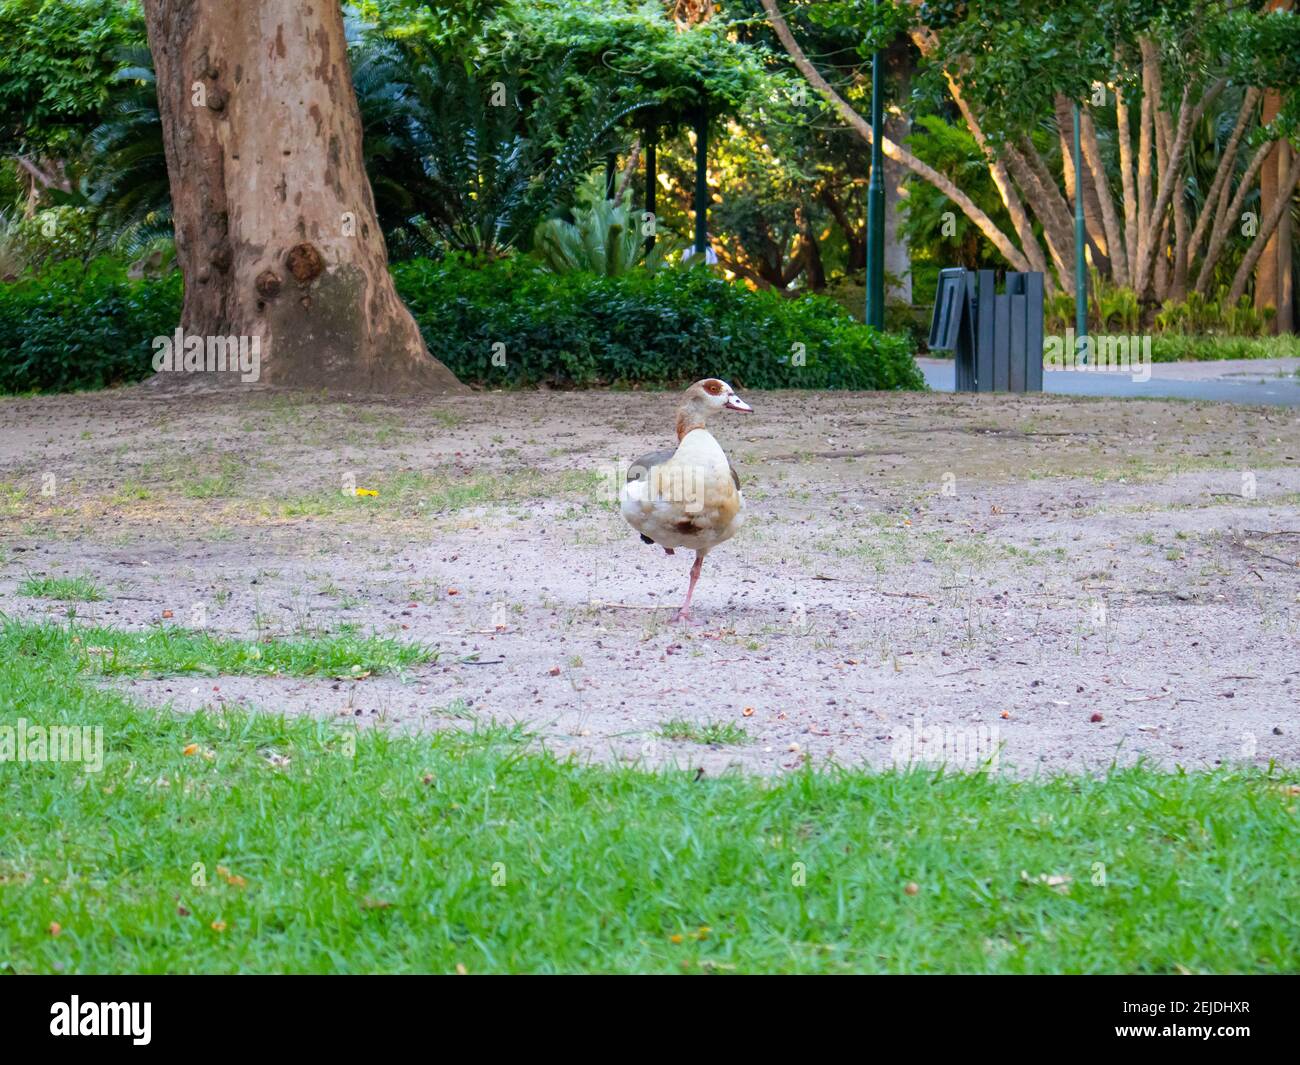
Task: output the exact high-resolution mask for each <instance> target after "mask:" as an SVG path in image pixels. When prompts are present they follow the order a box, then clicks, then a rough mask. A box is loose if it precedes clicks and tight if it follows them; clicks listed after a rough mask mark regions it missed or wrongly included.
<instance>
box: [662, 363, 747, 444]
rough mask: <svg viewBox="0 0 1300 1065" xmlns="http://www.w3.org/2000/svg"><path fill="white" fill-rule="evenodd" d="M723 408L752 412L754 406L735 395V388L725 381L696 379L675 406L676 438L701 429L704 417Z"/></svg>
mask: <svg viewBox="0 0 1300 1065" xmlns="http://www.w3.org/2000/svg"><path fill="white" fill-rule="evenodd" d="M724 410H734V411H740V412H741V413H742V414H752V413H754V408H753V407H751V406H750V405H749V404H748V403H746V402H745V401H744V400H743V399H741V398H740V397H739V396H738V395H736V390H735V389H734V388H732V387H731V386H730V385H729V384H727V382H726V381H719V380H718V379H717V378H716V377H706V378H705V379H704V380H703V381H696V382H695V384H693V385H691V387H690V388H688V389H687V390H686V392H685V393H684V394H683V396H682V402H681V405H680V406H679V407H678V408H677V439H678V440H681V439H682V437H684V436H685V435H686V434H687V433H689V432H690V431H691V430H692V429H703V428H704V422H705V419H707V418H708V417H709V416H710V415H712V414H716V413H717V412H719V411H724Z"/></svg>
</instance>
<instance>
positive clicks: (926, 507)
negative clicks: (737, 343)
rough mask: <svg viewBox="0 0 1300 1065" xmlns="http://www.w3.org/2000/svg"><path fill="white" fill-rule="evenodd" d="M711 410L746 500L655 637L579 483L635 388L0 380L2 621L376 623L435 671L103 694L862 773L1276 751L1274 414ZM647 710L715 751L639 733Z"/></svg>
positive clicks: (817, 401)
mask: <svg viewBox="0 0 1300 1065" xmlns="http://www.w3.org/2000/svg"><path fill="white" fill-rule="evenodd" d="M746 398H747V399H749V400H750V402H751V403H753V405H754V406H755V408H756V410H757V414H756V415H754V416H751V417H749V418H744V419H742V418H739V417H732V418H724V419H720V420H719V422H718V423H717V425H716V427H715V432H716V435H717V436H718V437H719V439H720V440H721V441H722V443H723V445H724V447H726V448H727V449H728V451H729V452H730V454H731V456H732V458H733V460H734V461H735V463H736V465H737V467H738V468H739V470H740V473H741V476H742V478H743V480H744V489H745V494H746V499H747V502H748V507H749V521H748V524H747V526H746V528H745V529H744V530H743V531H742V533H741V534H740V535H739V536H738V537H737V538H736V539H735V540H733V541H731V542H730V543H728V544H725V545H723V546H722V547H720V548H719V549H718V550H717V551H716V552H714V553H713V554H712V555H711V556H710V557H709V558H708V560H707V561H706V563H705V566H704V573H703V577H702V579H701V582H700V587H699V590H698V592H697V596H696V603H695V605H696V610H697V613H698V615H699V617H700V618H701V619H702V620H703V621H704V625H703V626H701V627H695V628H691V627H680V626H673V625H670V624H669V623H668V618H669V616H670V614H671V612H672V609H673V608H675V606H676V605H677V604H678V603H679V602H680V599H681V596H682V594H683V593H684V590H685V584H686V576H687V569H688V567H689V565H690V555H689V554H686V553H679V554H678V555H677V556H676V557H674V558H668V557H665V556H664V555H663V554H662V553H661V552H660V551H659V550H658V549H656V548H651V547H646V546H645V545H643V544H642V543H641V542H640V541H639V539H638V538H637V537H636V535H635V533H633V532H632V531H631V530H630V529H628V528H627V527H626V526H625V525H624V524H623V523H622V521H621V520H620V518H619V517H618V514H617V510H616V507H615V505H614V503H613V501H612V499H611V498H609V493H608V485H609V483H610V480H611V471H613V470H614V469H615V468H616V467H617V464H618V463H619V462H620V461H622V462H623V463H626V461H627V460H628V459H629V458H631V457H634V456H636V455H638V454H642V453H644V452H645V451H647V450H651V449H652V448H655V447H661V446H665V445H666V444H668V443H670V442H671V434H672V414H671V412H672V409H673V405H674V402H675V399H674V396H673V395H669V394H662V393H581V394H571V393H545V392H540V393H494V394H479V395H473V396H467V397H455V398H449V399H445V400H439V401H435V402H432V403H416V402H383V403H378V402H373V401H358V402H354V403H347V402H329V401H326V400H324V399H318V398H314V397H304V396H301V395H293V394H282V393H276V392H273V391H269V390H253V391H252V392H251V393H248V394H240V395H229V394H218V395H203V394H195V395H172V396H161V395H157V394H154V393H152V392H150V391H149V390H147V389H133V390H127V391H122V392H115V393H106V394H99V395H86V396H67V397H55V398H39V399H22V400H12V399H11V400H4V401H0V534H2V535H3V539H2V540H0V610H2V611H3V612H5V613H7V614H10V615H12V616H16V617H24V618H27V617H39V616H55V617H62V616H66V615H67V614H68V612H69V611H70V610H73V609H75V614H76V616H77V617H78V618H79V619H83V620H90V619H93V620H97V621H100V622H103V623H106V624H112V625H119V626H123V627H142V626H147V625H152V624H158V623H160V622H162V621H163V619H164V617H167V618H168V619H169V621H168V623H172V624H190V623H197V622H198V621H202V622H204V623H206V625H207V626H208V627H209V628H210V629H212V630H214V631H217V632H221V633H228V634H239V635H248V634H253V633H260V634H263V635H275V634H284V633H296V632H326V631H338V630H339V629H340V628H342V627H344V626H353V627H355V628H357V629H358V630H360V631H363V632H369V631H376V632H380V633H391V634H396V635H399V636H401V637H402V638H404V639H409V640H413V641H419V642H424V643H427V644H430V645H432V646H434V647H437V648H438V649H439V651H440V658H439V661H438V662H437V664H434V665H429V666H425V667H421V668H420V669H418V670H415V671H413V672H412V673H410V674H408V675H406V676H403V677H400V678H393V677H388V678H382V677H374V678H367V679H365V680H362V681H359V682H342V681H336V680H329V679H325V680H289V679H254V678H233V677H212V678H208V677H202V678H194V677H181V678H169V679H150V680H137V681H134V682H127V683H126V687H127V688H128V689H129V690H130V691H131V692H132V694H133V695H134V696H135V697H137V698H140V699H141V700H142V701H147V702H159V703H161V702H167V701H171V702H174V704H175V705H176V706H177V707H178V708H181V709H193V708H198V707H203V706H213V705H221V704H222V703H223V702H248V703H252V704H256V705H260V706H262V707H264V708H266V709H269V710H278V711H283V712H287V713H310V714H316V715H320V716H325V717H330V718H332V719H339V720H343V719H349V720H353V721H361V722H365V723H367V724H372V723H373V724H380V725H382V726H383V727H395V728H429V727H457V728H463V727H471V726H472V725H473V723H474V722H476V721H482V722H486V721H491V720H497V721H506V722H515V721H517V722H521V723H523V724H525V725H526V726H527V727H528V728H530V729H531V730H533V731H535V732H536V733H537V734H538V736H539V740H540V741H541V742H544V743H546V744H547V745H549V746H551V747H553V748H556V749H559V750H562V751H572V752H576V753H578V754H580V755H581V756H590V757H595V758H601V759H605V758H616V759H632V760H637V759H639V760H643V761H644V762H645V763H647V764H658V763H660V762H664V761H675V762H678V763H685V764H691V765H698V766H700V767H702V768H704V769H705V771H707V772H716V771H720V770H722V769H724V768H726V767H728V766H731V765H738V766H743V767H746V768H749V769H753V770H756V771H760V772H780V771H783V770H788V769H792V768H796V767H798V766H799V765H801V764H802V763H803V762H804V761H805V760H806V759H811V760H812V761H813V762H814V763H816V764H823V763H825V762H827V761H835V762H839V763H843V764H851V765H861V764H867V765H872V766H885V765H889V764H892V760H893V758H894V757H895V754H896V751H897V749H898V744H899V742H900V739H905V738H906V737H908V736H909V735H910V732H909V731H908V730H910V729H914V728H915V727H916V726H917V725H918V723H919V724H920V725H921V726H922V728H923V729H943V730H946V732H947V733H948V735H949V736H956V737H958V739H959V740H960V738H961V737H962V736H964V735H968V734H973V733H974V732H975V731H977V730H979V729H986V730H992V729H994V728H996V729H997V738H998V741H999V742H1000V743H1001V756H1000V763H1001V764H1002V765H1003V766H1009V767H1014V768H1015V769H1017V770H1019V771H1022V772H1033V771H1037V770H1039V769H1044V768H1046V769H1062V768H1064V769H1079V770H1098V769H1104V768H1105V766H1107V765H1108V764H1110V763H1111V762H1112V761H1114V760H1117V761H1119V762H1121V763H1123V762H1128V761H1132V760H1134V759H1136V758H1140V757H1141V758H1147V759H1149V760H1151V761H1152V762H1154V763H1157V764H1161V765H1174V764H1179V765H1186V766H1205V765H1213V764H1217V763H1220V762H1231V761H1249V762H1254V763H1257V764H1266V763H1267V762H1268V761H1269V760H1276V761H1278V762H1283V763H1288V764H1294V763H1296V762H1298V761H1300V714H1297V686H1300V655H1298V654H1297V610H1298V609H1300V603H1298V602H1297V596H1298V593H1300V568H1297V561H1300V532H1298V531H1297V530H1300V472H1298V471H1297V463H1296V460H1297V458H1298V457H1300V427H1298V426H1297V419H1296V416H1295V414H1294V413H1293V412H1291V411H1289V410H1286V409H1277V408H1270V409H1261V408H1240V407H1229V406H1222V405H1217V406H1216V405H1210V404H1199V403H1197V404H1193V403H1178V402H1161V401H1139V400H1134V401H1097V400H1079V399H1067V398H1064V397H1052V396H1034V397H1023V398H1011V397H988V396H952V395H947V396H945V395H874V394H844V393H769V394H762V393H755V394H746ZM349 487H358V488H362V489H365V490H369V491H373V492H375V493H377V494H376V495H373V496H371V495H362V496H356V495H351V494H347V495H345V494H344V491H343V489H344V488H349ZM1243 491H1244V492H1245V494H1244V495H1243ZM1252 493H1253V498H1252V497H1251V495H1252ZM32 575H36V576H75V575H86V576H89V577H91V578H92V579H93V580H94V581H95V583H96V584H97V585H98V586H99V587H100V588H101V589H102V590H103V592H104V596H105V598H104V601H102V602H98V603H78V604H75V605H73V604H64V603H55V602H51V601H48V600H41V599H33V598H28V597H24V596H19V595H18V594H17V588H18V585H19V584H20V582H21V581H22V580H23V579H24V578H25V577H27V576H32ZM168 612H169V613H168ZM673 719H684V720H688V721H693V722H698V723H700V724H712V723H722V724H731V725H734V726H737V727H739V728H743V729H744V730H745V733H746V734H747V736H748V740H749V742H746V743H734V744H728V745H722V744H718V745H714V746H708V745H701V744H695V743H691V742H689V741H683V740H670V739H667V738H664V737H663V736H661V735H660V730H661V726H662V725H663V723H664V722H667V721H669V720H673ZM923 735H924V736H925V743H926V744H935V743H939V744H942V743H944V742H945V740H944V738H943V737H938V736H937V735H935V734H933V733H930V734H923ZM916 749H918V750H922V751H924V750H925V749H926V747H925V744H919V745H918V746H917V748H916Z"/></svg>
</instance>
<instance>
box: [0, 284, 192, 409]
mask: <svg viewBox="0 0 1300 1065" xmlns="http://www.w3.org/2000/svg"><path fill="white" fill-rule="evenodd" d="M180 305H181V281H180V276H179V275H177V274H173V275H171V276H170V277H167V278H164V279H162V280H157V281H132V280H129V279H128V278H127V276H126V269H125V267H123V266H122V265H121V264H120V263H117V262H114V261H112V260H107V259H97V260H95V261H94V262H92V263H90V264H89V265H86V264H82V263H78V262H63V263H59V264H58V265H56V266H52V267H50V268H49V269H47V270H46V271H45V272H44V273H42V274H40V275H39V276H36V277H30V278H25V279H23V280H20V281H15V282H11V283H8V284H0V392H10V393H12V392H70V391H75V390H79V389H91V388H106V387H108V386H110V385H117V384H127V383H130V382H133V381H139V380H141V379H142V378H145V377H147V376H148V375H149V374H150V373H151V372H152V367H151V360H152V358H153V338H154V337H156V336H163V335H170V334H171V332H172V331H173V330H174V329H175V328H176V322H177V320H178V318H179V316H180Z"/></svg>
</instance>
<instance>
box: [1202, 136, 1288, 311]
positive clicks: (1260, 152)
mask: <svg viewBox="0 0 1300 1065" xmlns="http://www.w3.org/2000/svg"><path fill="white" fill-rule="evenodd" d="M1272 150H1273V142H1272V141H1266V142H1265V143H1263V144H1261V145H1260V146H1259V147H1258V148H1257V149H1256V150H1255V154H1254V155H1253V156H1251V159H1250V162H1249V163H1248V164H1247V166H1246V172H1245V173H1244V174H1242V175H1241V182H1240V183H1239V184H1238V185H1237V191H1236V193H1234V194H1233V197H1232V200H1231V202H1229V204H1228V206H1227V207H1226V208H1224V211H1223V220H1222V222H1220V221H1219V220H1218V219H1217V217H1216V220H1215V224H1214V230H1213V232H1212V233H1211V234H1210V245H1209V247H1208V248H1206V249H1205V258H1204V259H1202V260H1201V269H1200V272H1199V273H1197V275H1196V291H1197V292H1199V293H1200V294H1201V295H1202V296H1204V295H1205V294H1206V293H1207V292H1208V291H1209V288H1210V280H1211V279H1212V278H1213V276H1214V267H1215V266H1216V265H1217V264H1218V262H1219V256H1220V255H1221V254H1223V246H1224V245H1225V244H1226V243H1227V240H1228V235H1229V234H1230V233H1231V232H1232V231H1233V229H1235V228H1236V227H1237V225H1239V224H1240V221H1241V208H1242V207H1243V205H1244V204H1245V202H1246V196H1247V195H1248V194H1249V193H1250V188H1251V185H1252V183H1253V182H1254V180H1255V175H1256V174H1258V173H1259V171H1260V168H1261V167H1262V166H1263V165H1264V160H1265V159H1267V158H1268V156H1269V153H1270V152H1271V151H1272Z"/></svg>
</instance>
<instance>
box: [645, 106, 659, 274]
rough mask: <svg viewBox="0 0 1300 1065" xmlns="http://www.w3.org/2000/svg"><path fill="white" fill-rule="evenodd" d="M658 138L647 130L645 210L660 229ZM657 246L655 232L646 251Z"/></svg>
mask: <svg viewBox="0 0 1300 1065" xmlns="http://www.w3.org/2000/svg"><path fill="white" fill-rule="evenodd" d="M657 136H658V134H657V132H656V131H655V130H646V144H645V209H646V213H647V214H648V215H649V216H650V224H651V225H652V226H654V227H655V228H658V220H657V219H656V218H655V184H656V181H657V175H656V174H655V163H656V160H655V141H656V137H657ZM654 246H655V235H654V230H653V229H652V230H651V231H650V235H649V236H648V237H646V238H645V250H646V252H647V254H648V253H649V251H650V249H651V248H653V247H654Z"/></svg>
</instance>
